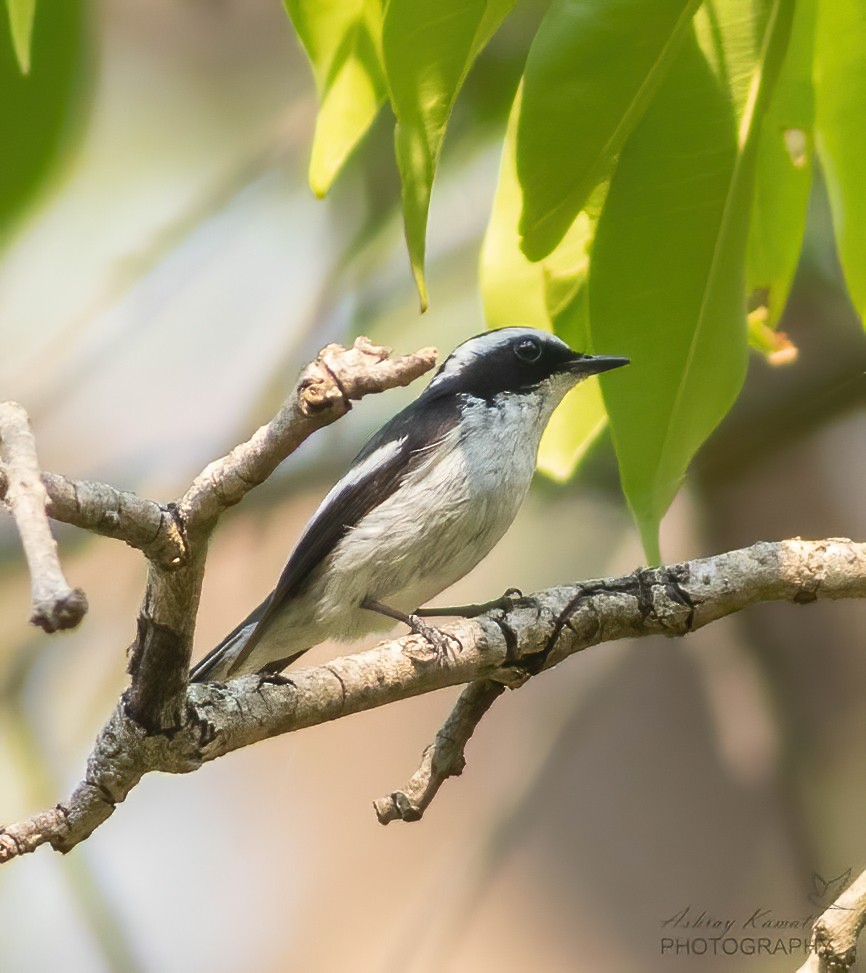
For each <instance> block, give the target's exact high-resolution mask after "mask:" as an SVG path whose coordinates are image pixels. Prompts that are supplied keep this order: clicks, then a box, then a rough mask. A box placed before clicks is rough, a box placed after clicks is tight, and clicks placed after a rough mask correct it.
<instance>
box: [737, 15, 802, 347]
mask: <svg viewBox="0 0 866 973" xmlns="http://www.w3.org/2000/svg"><path fill="white" fill-rule="evenodd" d="M816 2H817V0H798V2H797V5H796V9H795V12H794V22H793V24H792V27H791V40H790V43H789V45H788V51H787V54H786V55H785V60H784V62H783V64H782V68H781V71H780V73H779V78H778V80H777V82H776V87H775V89H774V91H773V96H772V98H771V99H770V102H769V105H768V107H767V113H766V115H765V116H764V119H763V122H762V123H761V135H760V141H759V144H758V161H757V171H756V176H755V196H754V200H753V202H752V218H751V225H750V228H749V247H748V258H747V262H746V277H747V280H746V283H747V287H748V292H749V295H750V298H751V303H752V304H753V306H754V307H755V308H756V309H757V310H758V311H759V315H760V316H759V317H756V318H755V321H756V324H758V325H760V334H761V335H763V340H764V341H765V342H766V344H767V347H766V348H763V347H762V348H761V349H760V350H762V351H766V352H769V354H770V355H771V357H772V355H773V354H778V352H777V351H774V349H775V348H777V347H778V342H777V341H774V340H773V336H772V335H771V334H769V333H768V332H767V331H766V330H765V329H772V328H775V326H776V325H777V324H778V322H779V318H780V317H781V315H782V311H783V310H784V309H785V304H786V302H787V300H788V294H789V293H790V290H791V284H792V282H793V279H794V272H795V270H796V269H797V261H798V259H799V256H800V250H801V249H802V246H803V233H804V230H805V227H806V210H807V207H808V203H809V192H810V190H811V186H812V159H813V154H814V153H813V132H812V126H813V122H814V95H813V89H812V58H813V53H814V40H815V7H816ZM754 344H755V342H753V345H754Z"/></svg>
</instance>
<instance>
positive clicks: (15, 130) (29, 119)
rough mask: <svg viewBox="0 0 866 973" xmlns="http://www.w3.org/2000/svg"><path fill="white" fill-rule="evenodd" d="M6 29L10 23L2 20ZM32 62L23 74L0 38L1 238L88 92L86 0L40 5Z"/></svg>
mask: <svg viewBox="0 0 866 973" xmlns="http://www.w3.org/2000/svg"><path fill="white" fill-rule="evenodd" d="M0 22H2V24H3V25H4V26H0V33H5V31H6V30H7V29H8V28H7V27H6V26H5V24H6V23H8V22H7V21H6V19H5V18H0ZM32 52H33V56H32V63H31V65H30V73H29V75H28V76H27V77H23V76H22V74H21V70H20V66H19V62H18V60H17V59H16V57H15V54H14V52H13V47H12V43H11V37H10V36H8V35H7V36H0V91H2V92H3V96H2V98H0V145H3V146H4V147H5V149H6V151H4V153H3V164H2V165H0V242H2V238H3V237H4V236H5V235H6V234H8V233H9V231H10V229H11V227H12V225H13V223H14V220H15V218H16V217H17V216H18V215H19V214H20V213H21V211H22V210H23V208H24V207H25V206H26V205H27V203H28V202H30V200H31V199H32V198H33V197H34V195H35V194H36V192H37V191H38V190H39V189H40V188H41V187H42V185H43V184H44V182H45V180H46V179H47V177H48V176H49V175H50V174H51V172H53V171H54V169H55V167H56V165H57V163H58V162H59V161H60V159H61V158H62V156H63V152H64V150H65V149H67V148H68V146H69V143H70V140H71V137H72V136H73V135H74V134H75V133H76V131H77V123H78V122H79V120H80V118H81V116H82V109H83V107H84V98H85V95H86V94H87V93H88V92H89V87H90V86H89V76H88V73H87V54H88V48H87V45H86V32H85V12H84V0H63V3H55V4H50V5H49V4H40V5H39V9H38V13H37V16H36V18H35V20H34V23H33V36H32Z"/></svg>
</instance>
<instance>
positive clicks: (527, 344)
mask: <svg viewBox="0 0 866 973" xmlns="http://www.w3.org/2000/svg"><path fill="white" fill-rule="evenodd" d="M514 354H515V355H517V357H518V358H519V359H520V360H521V361H524V362H527V363H528V364H530V365H531V364H532V363H533V362H537V361H538V359H539V358H541V342H540V341H538V340H536V339H535V338H521V339H520V341H518V342H516V343H515V345H514Z"/></svg>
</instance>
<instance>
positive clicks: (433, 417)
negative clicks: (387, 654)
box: [206, 396, 459, 669]
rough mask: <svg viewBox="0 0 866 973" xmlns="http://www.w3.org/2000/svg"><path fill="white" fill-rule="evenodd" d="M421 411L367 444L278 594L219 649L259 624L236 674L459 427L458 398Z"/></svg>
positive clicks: (309, 532)
mask: <svg viewBox="0 0 866 973" xmlns="http://www.w3.org/2000/svg"><path fill="white" fill-rule="evenodd" d="M418 405H419V400H418V399H416V400H415V402H413V403H412V404H411V405H409V406H407V408H405V409H404V410H403V411H402V412H399V413H397V415H396V416H394V418H393V419H391V420H390V422H387V423H386V424H385V425H384V426H383V427H382V428H381V429H380V430H379V431H378V432H377V433H376V434H375V435H374V436H373V437H372V438H371V439H370V440H369V441H368V442H367V444H366V445H365V446H364V448H363V449H362V450H361V452H360V453H358V455H357V456H356V457H355V459H354V460H353V462H352V465H351V467H350V468H349V471H348V473H346V475H345V476H344V477H343V479H342V480H340V482H339V483H338V484H337V486H336V487H335V488H334V490H333V491H332V493H331V495H330V497H328V498H326V499H325V501H324V502H323V503H322V505H321V506H320V507H319V509H318V510H317V511H316V513H315V514H314V515H313V519H312V520H311V521H310V522H309V524H307V526H306V528H305V530H304V532H303V534H302V535H301V537H300V540H299V541H298V543H297V546H296V547H295V549H294V551H293V552H292V554H291V556H290V557H289V560H288V562H287V563H286V566H285V568H283V573H282V574H281V575H280V580H279V581H278V582H277V586H276V588H275V589H274V590H273V591H272V592H271V594H270V595H269V596H268V597H267V598H266V599H265V600H264V601H263V602H262V603H261V605H259V606H258V608H256V609H255V611H253V612H252V613H251V614H250V615H249V616H248V617H247V618H246V619H245V620H244V621H243V622H241V624H240V625H239V626H238V627H237V628H236V629H235V630H234V631H233V632H232V633H231V634H230V635H228V636H227V637H226V638H225V639H223V641H222V642H221V643H220V645H219V646H218V647H217V649H220V648H222V646H223V645H225V644H226V643H228V642H230V641H231V640H232V638H233V637H234V636H235V635H237V633H238V632H239V631H240V630H241V629H242V628H243V627H244V626H245V625H249V624H250V622H253V621H255V622H257V624H256V627H255V628H254V629H253V631H252V632H251V634H250V637H249V639H248V640H247V642H246V645H244V647H243V649H242V650H241V652H240V653H239V654H238V657H237V659H236V660H235V662H234V663H233V665H232V668H233V669H236V668H237V667H239V666H240V665H241V664H242V662H243V660H244V659H246V658H247V656H248V655H249V654H250V652H252V650H253V649H254V648H255V646H256V644H257V643H258V642H259V640H260V639H261V637H262V635H264V633H265V632H266V631H267V628H268V626H269V625H270V623H271V622H272V621H273V619H274V617H275V616H276V615H278V614H279V612H280V611H281V609H282V608H283V606H284V605H285V604H286V602H287V601H288V600H289V599H290V598H293V597H294V596H295V595H296V594H297V593H298V592H299V590H300V589H301V588H302V586H303V584H304V582H305V581H306V580H307V578H309V576H310V574H311V573H312V572H313V570H314V569H315V568H316V567H318V565H319V564H321V562H322V561H324V559H325V558H326V557H327V556H328V555H329V554H330V553H331V551H333V549H334V548H335V547H336V545H337V543H338V542H339V541H340V540H341V539H342V538H343V537H345V535H346V534H347V533H348V532H349V530H351V528H352V527H354V526H355V525H356V524H358V523H360V522H361V520H363V518H364V517H365V516H366V515H367V514H368V513H369V512H370V511H371V510H373V509H374V508H375V507H377V506H378V505H379V504H380V503H382V502H383V501H384V500H387V499H388V497H390V496H391V495H392V494H393V493H394V491H395V490H396V489H397V488H398V487H399V485H400V484H401V483H402V481H403V479H404V478H405V477H406V476H407V474H409V473H410V472H412V470H414V469H416V468H417V466H418V465H419V464H420V463H421V462H423V460H424V459H425V458H426V455H427V451H428V449H429V448H430V447H431V445H433V444H435V443H437V442H438V441H439V440H441V439H442V438H443V437H444V436H446V435H447V434H448V433H449V432H450V431H451V430H452V429H453V428H454V427H455V425H456V424H457V421H458V419H459V409H458V402H457V399H456V398H455V397H453V396H443V397H437V398H436V399H434V400H432V401H431V400H430V399H427V400H426V401H425V403H424V407H423V408H420V409H419V408H418ZM390 443H394V444H399V445H395V448H394V449H393V450H391V451H390V452H383V454H382V457H381V460H380V461H379V462H376V463H374V464H372V465H371V466H370V468H369V469H368V470H365V471H363V472H362V473H361V474H360V475H358V472H357V471H358V469H359V467H362V465H363V463H364V462H365V461H366V460H369V459H370V457H372V456H374V454H375V453H377V452H378V451H379V450H385V449H387V447H388V445H389V444H390ZM257 616H258V617H257ZM216 651H217V650H214V652H216ZM213 654H214V653H210V654H209V655H208V656H207V657H206V658H210V656H211V655H213Z"/></svg>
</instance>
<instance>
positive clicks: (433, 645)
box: [406, 615, 463, 663]
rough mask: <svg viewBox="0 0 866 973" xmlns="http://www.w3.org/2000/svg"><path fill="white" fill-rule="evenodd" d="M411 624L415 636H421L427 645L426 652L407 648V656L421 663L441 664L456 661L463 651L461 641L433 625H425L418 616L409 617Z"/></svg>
mask: <svg viewBox="0 0 866 973" xmlns="http://www.w3.org/2000/svg"><path fill="white" fill-rule="evenodd" d="M409 623H410V625H411V627H412V633H413V634H414V635H420V636H421V638H423V639H424V641H425V642H426V643H427V646H428V648H427V649H426V651H425V650H423V649H418V648H415V646H411V647H409V648H407V650H406V654H407V655H409V656H411V657H412V658H413V659H417V660H418V661H419V662H434V661H435V662H440V663H445V662H448V661H453V660H456V658H457V653H458V652H462V651H463V645H462V643H461V642H460V639H458V638H457V636H455V635H451V634H450V633H448V632H443V631H441V630H440V629H438V628H433V626H432V625H425V624H424V622H423V621H422V620H421V619H420V618H419V617H418V616H417V615H410V616H409Z"/></svg>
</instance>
